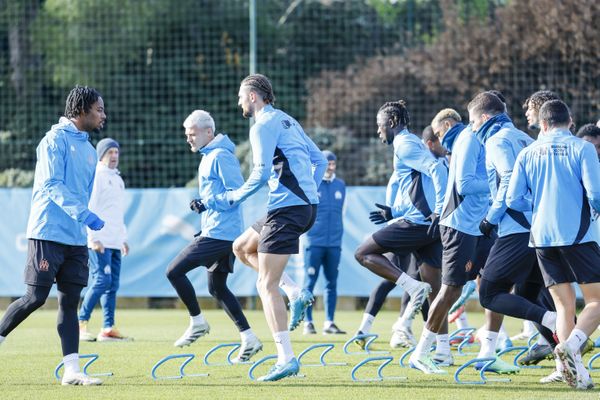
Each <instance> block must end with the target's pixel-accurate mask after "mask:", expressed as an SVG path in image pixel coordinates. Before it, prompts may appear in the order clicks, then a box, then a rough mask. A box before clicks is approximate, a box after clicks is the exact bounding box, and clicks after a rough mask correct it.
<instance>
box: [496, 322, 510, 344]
mask: <svg viewBox="0 0 600 400" xmlns="http://www.w3.org/2000/svg"><path fill="white" fill-rule="evenodd" d="M498 339H500V340H505V339H508V332H506V328H504V324H502V325H500V331H498Z"/></svg>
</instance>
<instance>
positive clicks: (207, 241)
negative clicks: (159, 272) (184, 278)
mask: <svg viewBox="0 0 600 400" xmlns="http://www.w3.org/2000/svg"><path fill="white" fill-rule="evenodd" d="M232 246H233V242H232V241H229V240H219V239H212V238H209V237H205V236H198V237H196V238H194V240H193V241H192V242H191V243H190V244H188V245H187V246H186V247H185V248H184V249H183V250H181V251H180V252H179V254H177V256H176V257H175V258H174V259H173V261H171V263H170V264H169V266H168V268H167V271H172V270H180V271H184V273H187V272H188V271H191V270H192V269H194V268H196V267H206V269H207V270H208V272H228V273H232V272H233V264H234V262H235V256H234V255H233V248H232Z"/></svg>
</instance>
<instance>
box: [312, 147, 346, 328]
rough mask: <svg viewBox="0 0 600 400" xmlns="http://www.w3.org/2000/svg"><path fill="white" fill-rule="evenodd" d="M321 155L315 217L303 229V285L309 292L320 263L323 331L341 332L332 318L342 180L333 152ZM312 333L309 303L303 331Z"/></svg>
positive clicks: (341, 227) (343, 196)
mask: <svg viewBox="0 0 600 400" xmlns="http://www.w3.org/2000/svg"><path fill="white" fill-rule="evenodd" d="M323 155H324V156H325V158H326V159H327V163H328V164H327V170H326V171H325V176H323V181H322V182H321V185H320V186H319V205H318V207H317V219H316V220H315V224H314V225H313V227H312V228H310V230H309V231H308V232H306V241H307V244H306V249H305V252H304V272H305V282H304V287H305V288H306V289H307V290H308V291H309V292H311V293H312V292H313V290H314V288H315V285H316V283H317V279H318V278H319V270H320V269H321V266H323V275H324V276H325V292H324V295H323V302H324V303H325V318H326V319H325V322H324V323H323V334H324V335H330V334H345V333H346V332H345V331H343V330H341V329H340V328H338V327H337V325H336V324H335V323H334V320H333V318H334V315H335V305H336V303H337V279H338V268H339V265H340V255H341V253H342V247H341V246H342V235H343V233H344V225H343V221H342V214H343V210H344V201H345V199H346V184H345V183H344V181H343V180H341V179H339V178H337V177H336V176H335V171H336V168H337V157H336V156H335V154H333V152H331V151H329V150H324V151H323ZM315 333H317V331H316V330H315V326H314V324H313V319H312V306H309V307H308V309H307V310H306V321H305V323H304V334H305V335H308V334H315Z"/></svg>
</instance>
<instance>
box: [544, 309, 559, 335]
mask: <svg viewBox="0 0 600 400" xmlns="http://www.w3.org/2000/svg"><path fill="white" fill-rule="evenodd" d="M542 325H544V326H545V327H546V328H548V329H550V330H551V331H552V332H554V331H555V330H556V313H555V312H554V311H546V312H545V313H544V316H543V317H542Z"/></svg>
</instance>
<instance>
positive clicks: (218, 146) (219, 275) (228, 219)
mask: <svg viewBox="0 0 600 400" xmlns="http://www.w3.org/2000/svg"><path fill="white" fill-rule="evenodd" d="M183 127H184V128H185V136H186V139H187V143H188V144H189V145H190V150H191V151H192V152H200V153H201V154H202V161H201V162H200V166H199V167H198V186H199V194H200V198H199V199H196V200H192V202H191V203H190V208H191V209H192V211H195V212H197V213H199V214H201V216H202V221H201V232H200V233H199V234H198V235H196V237H195V238H194V240H193V241H192V242H191V243H190V244H188V245H187V247H186V248H184V249H183V250H182V251H181V252H180V253H179V254H178V255H177V256H176V257H175V259H174V260H173V261H172V262H171V264H170V265H169V267H168V268H167V278H168V279H169V281H170V282H171V285H173V287H174V288H175V290H176V291H177V294H178V295H179V298H180V299H181V301H183V303H184V304H185V306H186V308H187V310H188V312H189V314H190V325H189V327H188V329H187V330H186V331H185V333H184V334H183V336H181V337H180V338H179V339H178V340H177V341H176V342H175V346H177V347H183V346H188V345H190V344H192V343H193V342H195V341H196V340H197V339H198V338H200V337H201V336H204V335H206V334H207V333H208V332H209V331H210V327H209V325H208V322H206V320H205V319H204V316H203V315H202V314H201V312H200V306H199V305H198V300H197V299H196V292H195V291H194V287H193V286H192V283H191V282H190V280H189V279H188V277H187V276H186V274H187V273H188V272H190V271H191V270H193V269H195V268H197V267H198V266H205V267H206V268H207V273H208V291H209V293H210V294H211V296H213V297H214V298H215V299H217V300H218V301H219V304H220V305H221V307H223V309H224V310H225V312H226V313H227V315H228V316H229V318H231V320H232V321H233V322H234V323H235V325H236V326H237V328H238V330H239V331H240V336H241V341H242V345H241V347H240V350H239V354H238V357H237V358H236V359H235V360H234V362H246V361H248V360H250V358H251V357H252V356H253V355H255V354H256V353H258V352H259V351H260V350H261V349H262V343H261V342H260V340H258V338H257V337H256V335H255V334H254V332H252V329H250V325H249V324H248V320H247V319H246V316H245V315H244V312H243V311H242V306H241V305H240V303H239V301H238V299H237V298H236V297H235V295H234V294H233V293H231V291H230V290H229V288H228V287H227V277H228V275H229V274H230V273H232V272H233V263H234V259H235V258H234V256H233V250H232V246H233V241H234V239H235V238H236V237H238V236H239V235H240V233H241V232H242V226H243V218H242V210H241V208H240V207H238V206H235V207H231V208H229V209H228V210H222V211H218V210H214V209H206V207H205V206H204V204H202V199H206V198H208V197H210V196H213V195H215V194H218V193H225V192H226V191H227V190H235V189H238V188H239V187H240V186H242V184H243V183H244V178H243V177H242V173H241V170H240V164H239V162H238V160H237V158H236V157H235V145H234V144H233V142H231V140H230V139H229V137H228V136H227V135H223V134H218V135H215V133H214V132H215V121H214V120H213V118H212V117H211V115H210V114H209V113H208V112H206V111H204V110H196V111H194V112H193V113H191V114H190V115H189V116H188V117H187V118H186V120H185V121H184V122H183Z"/></svg>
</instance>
